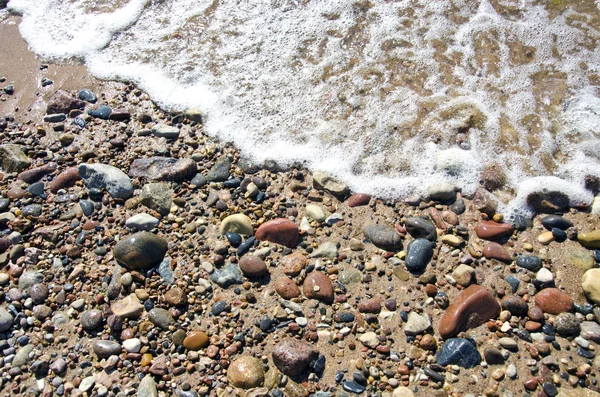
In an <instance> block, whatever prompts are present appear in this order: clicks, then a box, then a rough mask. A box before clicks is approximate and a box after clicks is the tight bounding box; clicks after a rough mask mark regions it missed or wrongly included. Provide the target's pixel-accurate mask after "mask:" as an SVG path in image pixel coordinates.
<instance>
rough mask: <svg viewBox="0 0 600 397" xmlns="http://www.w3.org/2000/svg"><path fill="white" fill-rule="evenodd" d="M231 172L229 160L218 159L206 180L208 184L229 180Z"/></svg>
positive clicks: (225, 158)
mask: <svg viewBox="0 0 600 397" xmlns="http://www.w3.org/2000/svg"><path fill="white" fill-rule="evenodd" d="M230 171H231V160H229V158H227V157H223V158H220V159H218V160H217V161H216V162H215V165H213V166H212V168H211V169H210V170H209V171H208V173H207V174H206V180H207V181H209V182H223V181H226V180H227V179H228V178H229V172H230Z"/></svg>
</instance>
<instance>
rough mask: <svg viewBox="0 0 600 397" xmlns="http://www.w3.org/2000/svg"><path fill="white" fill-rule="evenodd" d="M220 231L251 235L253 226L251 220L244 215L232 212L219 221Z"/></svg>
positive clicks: (222, 232)
mask: <svg viewBox="0 0 600 397" xmlns="http://www.w3.org/2000/svg"><path fill="white" fill-rule="evenodd" d="M220 232H221V234H226V233H228V232H231V233H238V234H242V235H247V236H252V235H253V234H254V228H253V227H252V220H251V219H250V218H248V217H247V216H246V215H244V214H233V215H229V216H228V217H226V218H225V219H223V221H221V228H220Z"/></svg>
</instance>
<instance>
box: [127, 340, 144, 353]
mask: <svg viewBox="0 0 600 397" xmlns="http://www.w3.org/2000/svg"><path fill="white" fill-rule="evenodd" d="M123 348H124V349H125V351H126V352H128V353H138V352H139V351H140V349H141V348H142V341H140V340H139V339H138V338H131V339H127V340H125V341H123Z"/></svg>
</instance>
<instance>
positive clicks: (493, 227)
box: [475, 220, 514, 240]
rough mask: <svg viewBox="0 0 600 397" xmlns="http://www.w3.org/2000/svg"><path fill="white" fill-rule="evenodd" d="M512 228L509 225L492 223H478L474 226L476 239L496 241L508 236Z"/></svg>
mask: <svg viewBox="0 0 600 397" xmlns="http://www.w3.org/2000/svg"><path fill="white" fill-rule="evenodd" d="M513 229H514V228H513V226H512V225H511V224H509V223H497V222H494V221H482V220H481V221H478V222H477V224H476V225H475V233H476V234H477V237H479V238H482V239H485V240H496V239H498V238H500V237H506V236H510V235H511V234H512V232H513Z"/></svg>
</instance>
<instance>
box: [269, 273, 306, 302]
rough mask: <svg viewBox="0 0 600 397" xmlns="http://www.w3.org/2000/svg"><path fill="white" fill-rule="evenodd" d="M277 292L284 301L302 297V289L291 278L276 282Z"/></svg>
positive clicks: (280, 279) (280, 278) (281, 278)
mask: <svg viewBox="0 0 600 397" xmlns="http://www.w3.org/2000/svg"><path fill="white" fill-rule="evenodd" d="M275 291H277V293H278V294H279V296H281V297H282V298H283V299H288V300H289V299H294V298H297V297H299V296H300V288H299V287H298V285H296V283H295V282H294V281H293V280H292V279H291V278H289V277H279V278H277V279H276V280H275Z"/></svg>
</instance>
